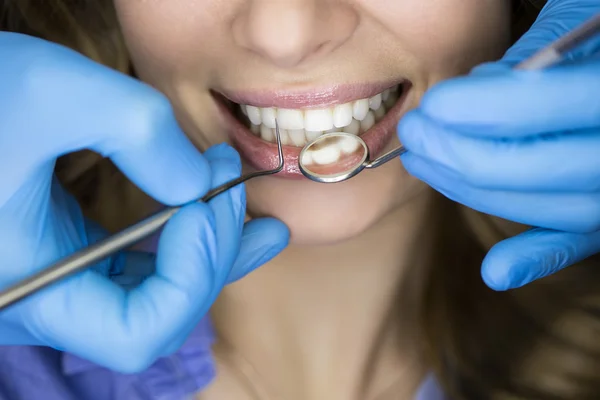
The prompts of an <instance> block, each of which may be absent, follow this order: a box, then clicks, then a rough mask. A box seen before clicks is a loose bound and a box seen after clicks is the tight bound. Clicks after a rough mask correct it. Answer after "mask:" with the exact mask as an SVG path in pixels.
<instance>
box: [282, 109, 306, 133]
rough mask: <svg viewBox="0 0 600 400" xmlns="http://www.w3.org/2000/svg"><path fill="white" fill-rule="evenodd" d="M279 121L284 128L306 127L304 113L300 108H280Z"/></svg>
mask: <svg viewBox="0 0 600 400" xmlns="http://www.w3.org/2000/svg"><path fill="white" fill-rule="evenodd" d="M277 123H278V124H279V126H280V127H281V128H282V129H304V114H303V113H302V111H300V110H290V109H286V108H280V109H279V110H277Z"/></svg>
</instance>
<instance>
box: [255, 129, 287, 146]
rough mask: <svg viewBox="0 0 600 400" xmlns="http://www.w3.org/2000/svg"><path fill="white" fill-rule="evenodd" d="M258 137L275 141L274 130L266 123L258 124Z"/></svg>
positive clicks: (267, 140)
mask: <svg viewBox="0 0 600 400" xmlns="http://www.w3.org/2000/svg"><path fill="white" fill-rule="evenodd" d="M279 133H280V134H281V130H279ZM260 137H261V139H262V140H264V141H266V142H275V132H273V129H271V128H269V127H268V126H266V125H262V124H261V125H260ZM282 144H283V143H282Z"/></svg>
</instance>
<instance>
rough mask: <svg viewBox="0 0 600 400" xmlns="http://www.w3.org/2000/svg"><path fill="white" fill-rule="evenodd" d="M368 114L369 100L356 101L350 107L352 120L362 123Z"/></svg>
mask: <svg viewBox="0 0 600 400" xmlns="http://www.w3.org/2000/svg"><path fill="white" fill-rule="evenodd" d="M368 112H369V99H361V100H356V101H355V102H354V104H353V105H352V116H353V117H354V119H357V120H359V121H362V120H363V119H365V117H366V116H367V113H368Z"/></svg>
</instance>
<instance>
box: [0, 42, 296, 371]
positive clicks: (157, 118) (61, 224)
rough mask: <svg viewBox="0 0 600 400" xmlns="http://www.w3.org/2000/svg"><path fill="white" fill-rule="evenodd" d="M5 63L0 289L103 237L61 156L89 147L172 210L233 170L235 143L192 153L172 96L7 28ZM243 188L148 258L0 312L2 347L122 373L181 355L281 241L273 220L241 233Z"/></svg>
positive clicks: (179, 228)
mask: <svg viewBox="0 0 600 400" xmlns="http://www.w3.org/2000/svg"><path fill="white" fill-rule="evenodd" d="M0 59H1V60H2V62H1V63H0V88H2V90H1V91H0V286H1V287H7V286H8V285H9V284H11V283H14V282H15V281H16V280H18V279H19V278H23V277H25V276H27V275H30V274H31V273H33V272H34V271H36V270H38V269H39V268H40V267H44V266H46V265H48V264H50V263H52V262H53V261H55V260H57V259H59V258H61V257H62V256H65V255H67V254H69V253H71V252H73V251H74V250H76V249H79V248H81V247H82V246H85V245H87V244H88V243H90V242H93V241H95V240H97V239H99V238H100V237H101V236H102V235H103V232H102V231H101V230H99V229H98V227H97V226H96V225H94V224H92V223H91V222H89V221H86V220H85V219H84V218H83V216H82V214H81V211H80V208H79V207H78V205H77V204H76V202H75V201H74V199H73V198H72V197H70V196H69V195H68V194H67V193H66V192H65V191H64V190H63V188H62V187H61V186H60V185H59V183H58V182H57V181H56V179H55V178H54V177H53V166H54V162H55V159H56V157H57V156H58V155H61V154H64V153H67V152H71V151H74V150H79V149H83V148H89V149H93V150H94V151H96V152H98V153H101V154H103V155H104V156H107V157H110V158H111V159H112V160H113V161H114V162H115V163H116V165H118V167H119V168H120V169H121V170H122V171H123V172H124V173H125V174H126V175H127V176H128V177H129V178H131V179H132V180H133V181H134V182H135V183H136V184H137V185H138V186H139V187H140V188H141V189H143V190H144V191H146V192H147V193H149V194H150V195H152V196H153V197H155V198H156V199H158V200H160V201H162V202H163V203H165V204H168V205H178V204H183V203H187V202H189V201H192V200H193V199H196V198H199V197H201V196H202V195H203V194H204V193H205V192H206V191H207V190H208V189H209V188H210V187H211V186H214V185H217V184H219V183H222V182H224V181H225V180H228V179H231V178H233V177H236V176H238V175H239V173H240V161H239V157H238V155H237V153H236V152H235V151H234V150H233V149H232V148H231V147H228V146H226V145H220V146H216V147H214V148H212V149H210V150H209V151H208V152H206V153H205V155H204V156H203V155H202V154H200V153H199V152H198V151H197V150H196V149H195V148H194V146H193V145H192V144H191V143H190V142H189V141H188V139H187V138H186V136H185V135H184V134H183V132H182V131H181V130H180V128H179V127H178V124H177V122H176V120H175V117H174V115H173V112H172V110H171V108H170V105H169V102H168V101H167V100H166V98H165V97H164V96H162V95H161V94H160V93H158V92H157V91H155V90H154V89H152V88H151V87H149V86H147V85H144V84H142V83H141V82H139V81H136V80H134V79H132V78H130V77H127V76H125V75H122V74H120V73H118V72H115V71H113V70H111V69H108V68H105V67H103V66H101V65H98V64H96V63H94V62H92V61H90V60H88V59H87V58H85V57H83V56H81V55H79V54H78V53H75V52H73V51H71V50H69V49H66V48H64V47H61V46H58V45H55V44H51V43H48V42H45V41H42V40H39V39H35V38H32V37H28V36H23V35H17V34H12V33H6V32H3V33H0ZM244 193H245V191H244V187H243V186H238V187H237V188H234V189H232V190H230V191H229V192H227V193H225V194H222V195H220V196H218V197H217V198H215V199H214V200H212V201H211V202H210V203H209V204H193V205H189V206H186V207H184V208H183V209H182V210H181V211H180V212H179V213H178V214H176V215H175V216H174V217H173V218H172V219H171V221H170V222H169V223H168V224H167V225H166V227H165V229H164V231H163V233H162V235H161V238H160V242H159V247H158V253H157V256H156V257H153V256H149V255H145V254H140V253H132V254H129V255H127V254H125V255H123V256H120V257H117V258H115V259H114V260H108V261H107V262H104V263H102V265H99V266H97V267H96V269H95V270H89V271H86V272H83V273H81V274H78V275H76V276H73V277H71V278H69V279H68V280H67V281H65V282H61V283H59V284H57V285H55V286H52V287H50V288H48V289H46V290H44V291H43V292H41V293H38V294H36V295H35V296H33V297H30V298H28V299H26V300H25V301H23V302H22V303H18V304H16V305H14V306H13V307H11V308H9V309H7V310H6V311H4V312H2V314H0V344H4V345H6V344H27V345H44V346H51V347H54V348H57V349H61V350H65V351H68V352H71V353H74V354H77V355H79V356H80V357H83V358H86V359H88V360H90V361H92V362H95V363H98V364H100V365H103V366H106V367H108V368H111V369H113V370H116V371H121V372H136V371H140V370H142V369H144V368H146V367H147V366H148V365H150V364H151V363H152V362H154V361H155V360H156V359H157V358H158V357H160V356H162V355H165V354H168V353H170V352H172V351H174V350H176V349H177V348H178V347H179V346H180V345H181V344H182V343H183V342H184V341H185V339H186V337H187V335H188V334H189V332H190V331H191V330H192V329H193V328H194V327H195V325H196V324H197V323H198V321H199V320H200V319H201V318H202V317H203V316H204V315H205V313H206V312H207V310H208V308H209V307H210V305H211V304H212V302H213V300H214V299H215V297H216V296H217V294H218V293H219V291H220V290H221V288H222V287H223V285H225V284H226V283H227V282H229V281H231V280H234V279H237V278H239V277H241V276H243V275H244V274H246V273H248V272H249V271H251V270H252V269H254V268H255V267H257V266H259V265H261V264H263V263H264V262H266V261H267V260H269V259H270V258H272V257H273V256H275V255H276V254H277V253H278V252H279V251H280V250H281V249H282V248H283V247H285V245H286V244H287V241H288V236H289V234H288V230H287V228H286V227H285V226H284V225H283V224H282V223H281V222H278V221H276V220H273V219H263V220H255V221H252V222H250V223H248V224H246V225H245V226H244V215H245V194H244ZM132 274H133V275H137V276H138V278H140V279H139V282H135V281H132V280H131V278H132V277H131V275H132ZM127 275H129V276H127ZM110 278H113V279H114V280H111V279H110ZM115 281H116V282H119V281H120V283H122V284H123V285H119V284H118V283H115ZM132 283H133V284H134V285H132ZM136 283H139V285H135V284H136Z"/></svg>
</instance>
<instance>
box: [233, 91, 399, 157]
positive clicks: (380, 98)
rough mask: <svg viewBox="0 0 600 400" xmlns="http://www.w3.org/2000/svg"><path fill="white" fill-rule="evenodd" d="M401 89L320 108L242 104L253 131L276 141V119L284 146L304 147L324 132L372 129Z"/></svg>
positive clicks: (271, 140)
mask: <svg viewBox="0 0 600 400" xmlns="http://www.w3.org/2000/svg"><path fill="white" fill-rule="evenodd" d="M398 88H399V87H398V86H395V87H393V88H391V89H386V90H385V91H384V92H382V93H379V94H377V95H375V96H373V97H371V98H366V99H360V100H355V101H352V102H349V103H344V104H339V105H336V106H333V107H328V108H321V109H306V110H300V109H284V108H274V107H266V108H265V107H254V106H250V105H241V110H242V112H243V113H244V114H245V115H246V116H247V117H248V119H249V120H250V123H251V126H250V128H251V130H252V132H254V133H255V134H256V135H260V136H261V137H262V139H264V140H267V141H270V142H274V141H275V135H274V132H273V131H272V130H273V129H274V128H275V120H276V119H277V123H278V125H279V128H280V137H281V141H282V144H284V145H294V146H303V145H304V144H306V143H307V142H308V141H311V140H314V139H315V138H317V137H318V136H320V135H321V134H323V133H325V132H335V131H342V130H344V131H346V132H350V133H353V134H355V135H358V134H360V133H362V132H364V131H366V130H368V129H370V128H371V127H372V126H373V125H374V124H375V122H376V121H378V120H379V119H381V118H382V117H383V116H384V115H385V112H386V107H387V108H388V109H389V108H390V107H391V106H393V105H394V103H395V102H396V100H397V99H398Z"/></svg>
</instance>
